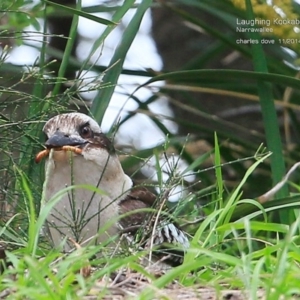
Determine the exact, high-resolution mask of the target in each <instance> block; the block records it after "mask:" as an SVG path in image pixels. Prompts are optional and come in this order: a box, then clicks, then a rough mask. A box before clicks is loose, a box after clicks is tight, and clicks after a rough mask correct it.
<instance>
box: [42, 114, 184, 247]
mask: <svg viewBox="0 0 300 300" xmlns="http://www.w3.org/2000/svg"><path fill="white" fill-rule="evenodd" d="M43 131H44V133H45V134H46V138H47V140H46V142H45V147H46V150H44V151H41V152H40V153H39V154H38V155H37V157H36V161H37V162H39V161H40V160H41V158H42V157H46V165H45V172H46V176H45V183H44V195H45V200H46V201H49V200H50V199H51V198H52V197H53V196H54V195H55V194H56V193H58V192H59V191H61V190H63V189H65V188H66V187H68V186H74V185H80V186H79V187H75V188H74V189H72V190H69V191H68V192H66V193H65V194H64V195H63V196H62V197H61V199H60V200H59V201H58V202H57V204H56V205H55V206H54V207H53V209H52V211H51V212H50V214H49V216H48V219H47V225H48V226H47V227H48V228H49V230H48V234H49V235H50V237H51V240H52V243H53V246H55V247H59V246H60V247H63V249H64V250H65V251H66V250H69V249H70V248H71V247H72V244H68V242H67V241H66V239H67V238H68V237H71V238H73V239H74V240H75V241H77V242H78V243H82V244H84V242H85V241H93V242H96V243H99V242H104V241H106V240H108V239H110V238H112V237H114V236H117V235H118V234H119V233H120V231H121V230H122V228H128V227H133V228H135V229H132V231H133V233H134V231H136V230H137V226H138V227H139V226H143V225H144V226H145V224H144V221H145V218H146V215H147V212H142V213H141V212H140V213H136V214H130V212H132V211H134V210H136V209H143V208H151V207H152V206H153V204H154V202H155V198H156V197H155V196H154V194H153V193H151V192H150V191H148V190H147V189H146V188H133V183H132V180H131V178H130V177H129V176H127V175H126V174H125V173H124V171H123V169H122V166H121V164H120V161H119V159H118V156H117V155H116V153H115V150H114V147H113V144H112V142H111V141H110V140H109V139H108V138H107V137H106V136H105V135H104V134H103V133H102V131H101V129H100V127H99V125H98V124H97V122H96V121H95V120H94V119H92V118H90V117H89V116H87V115H85V114H82V113H67V114H61V115H57V116H55V117H53V118H51V119H50V120H49V121H48V122H47V123H46V124H45V126H44V128H43ZM82 185H86V186H84V187H83V186H82ZM89 186H92V187H94V188H93V189H89ZM95 187H96V188H97V189H99V192H98V191H96V190H95ZM128 213H129V214H128ZM123 214H125V216H124V217H123V218H122V217H120V216H122V215H123ZM148 214H149V212H148ZM154 232H155V234H156V238H155V240H154V244H157V243H164V242H166V243H173V244H177V245H178V246H181V247H182V248H187V247H188V245H189V242H188V239H187V237H186V235H185V234H184V233H183V232H182V231H181V230H180V229H178V227H176V226H175V225H174V224H173V223H172V222H170V221H169V222H166V221H163V222H160V223H158V224H157V228H156V229H155V230H154ZM64 241H66V242H64ZM62 244H64V246H62Z"/></svg>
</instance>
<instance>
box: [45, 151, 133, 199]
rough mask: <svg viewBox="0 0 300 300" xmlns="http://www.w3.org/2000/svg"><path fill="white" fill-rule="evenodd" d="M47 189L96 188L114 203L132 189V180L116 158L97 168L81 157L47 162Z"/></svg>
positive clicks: (56, 190) (96, 165)
mask: <svg viewBox="0 0 300 300" xmlns="http://www.w3.org/2000/svg"><path fill="white" fill-rule="evenodd" d="M47 173H48V176H47V177H48V179H49V180H47V181H48V184H47V185H48V186H47V189H48V190H49V189H50V190H52V191H55V192H58V191H59V190H61V189H63V188H65V187H66V186H70V185H82V184H86V185H90V186H93V187H97V188H99V189H100V190H102V191H103V192H105V193H106V194H108V196H109V198H111V199H112V200H114V201H120V200H121V199H123V198H125V197H126V194H127V193H128V192H129V190H130V189H131V187H132V180H131V179H130V178H129V177H128V176H127V175H126V174H125V173H124V171H123V169H122V167H121V164H120V162H119V160H118V159H117V157H115V158H114V157H113V158H110V159H109V160H108V162H107V164H106V165H105V166H99V165H98V164H95V163H94V162H92V161H87V160H85V159H84V158H82V157H75V158H74V159H73V161H72V162H70V161H63V162H62V161H59V162H56V161H54V160H48V162H47V164H46V174H47Z"/></svg>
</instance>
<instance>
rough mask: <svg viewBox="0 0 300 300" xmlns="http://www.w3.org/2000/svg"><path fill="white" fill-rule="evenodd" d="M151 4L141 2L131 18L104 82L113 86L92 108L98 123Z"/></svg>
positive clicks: (150, 2)
mask: <svg viewBox="0 0 300 300" xmlns="http://www.w3.org/2000/svg"><path fill="white" fill-rule="evenodd" d="M151 4H152V0H144V1H141V3H140V5H139V6H138V8H137V9H136V12H135V14H134V16H133V17H132V18H131V21H130V23H129V24H128V26H127V28H126V29H125V30H124V33H123V37H122V40H121V42H120V44H119V46H118V47H117V49H116V51H115V53H114V55H113V57H112V59H111V61H110V64H109V67H110V69H109V70H108V71H107V72H106V74H105V76H104V78H103V81H104V82H105V83H109V84H110V85H111V86H110V87H107V88H105V89H102V90H100V91H99V92H98V94H97V96H96V97H95V99H94V101H93V105H92V107H91V112H92V114H93V115H94V117H95V119H96V120H98V121H100V120H102V119H103V116H104V113H105V111H106V108H107V107H108V104H109V102H110V99H111V97H112V95H113V92H114V90H115V86H116V84H117V81H118V78H119V76H120V74H121V72H122V67H123V63H124V61H125V57H126V54H127V52H128V50H129V48H130V46H131V44H132V42H133V40H134V38H135V37H136V34H137V32H138V30H139V27H140V23H141V21H142V18H143V16H144V14H145V12H146V11H147V9H148V8H149V7H150V6H151Z"/></svg>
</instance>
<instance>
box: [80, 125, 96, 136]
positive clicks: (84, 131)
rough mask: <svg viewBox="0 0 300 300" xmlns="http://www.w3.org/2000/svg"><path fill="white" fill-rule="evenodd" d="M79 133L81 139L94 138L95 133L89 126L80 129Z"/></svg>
mask: <svg viewBox="0 0 300 300" xmlns="http://www.w3.org/2000/svg"><path fill="white" fill-rule="evenodd" d="M79 133H80V135H81V137H83V138H91V137H93V132H92V130H91V128H90V127H89V126H84V127H82V128H80V132H79Z"/></svg>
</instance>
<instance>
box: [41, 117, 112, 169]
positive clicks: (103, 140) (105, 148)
mask: <svg viewBox="0 0 300 300" xmlns="http://www.w3.org/2000/svg"><path fill="white" fill-rule="evenodd" d="M43 132H44V133H45V135H46V142H45V146H46V150H44V151H42V152H40V153H43V155H41V156H42V157H43V156H48V155H49V153H50V151H51V150H52V152H53V154H52V156H51V157H52V159H53V160H54V161H57V162H63V161H68V160H69V154H70V153H71V152H72V154H74V155H75V156H82V157H83V158H85V159H86V160H90V161H94V162H95V163H97V164H99V165H102V164H105V161H107V159H108V157H109V156H111V155H113V156H114V152H115V151H114V147H113V144H112V143H111V141H110V140H109V139H108V138H107V137H106V136H105V135H104V134H103V133H102V131H101V129H100V127H99V125H98V124H97V122H96V121H95V120H94V119H92V118H91V117H89V116H87V115H85V114H82V113H67V114H61V115H57V116H55V117H53V118H51V119H50V120H49V121H48V122H47V123H46V124H45V126H44V128H43ZM68 149H69V150H70V151H65V150H68ZM42 157H41V158H42ZM41 158H39V154H38V156H37V157H36V161H37V162H39V161H40V159H41Z"/></svg>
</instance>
